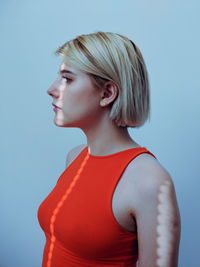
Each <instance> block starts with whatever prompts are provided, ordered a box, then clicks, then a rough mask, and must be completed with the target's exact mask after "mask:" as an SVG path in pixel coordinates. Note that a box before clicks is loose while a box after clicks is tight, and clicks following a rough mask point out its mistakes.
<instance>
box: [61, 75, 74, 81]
mask: <svg viewBox="0 0 200 267" xmlns="http://www.w3.org/2000/svg"><path fill="white" fill-rule="evenodd" d="M62 78H63V79H65V80H66V81H71V80H72V79H70V78H68V77H64V76H63V77H62Z"/></svg>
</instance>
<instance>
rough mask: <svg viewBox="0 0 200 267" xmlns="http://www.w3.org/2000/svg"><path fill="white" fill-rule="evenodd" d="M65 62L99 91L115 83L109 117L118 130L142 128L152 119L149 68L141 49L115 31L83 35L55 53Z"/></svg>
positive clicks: (68, 42)
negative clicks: (84, 74)
mask: <svg viewBox="0 0 200 267" xmlns="http://www.w3.org/2000/svg"><path fill="white" fill-rule="evenodd" d="M55 54H56V55H60V56H61V57H62V59H63V62H66V63H67V64H69V65H71V66H72V67H74V68H77V69H79V70H81V71H83V72H85V73H87V74H88V75H90V77H91V78H92V81H93V82H94V84H95V85H96V87H97V88H101V87H102V85H103V84H104V83H105V82H106V81H113V82H114V83H115V84H116V85H117V87H118V94H117V97H116V98H115V100H114V101H113V102H112V103H111V104H112V105H111V109H110V113H109V118H110V119H111V120H113V121H114V122H115V123H116V125H117V126H119V127H133V128H135V127H140V126H142V125H143V124H144V122H145V121H146V120H147V119H148V117H149V119H150V92H149V89H150V88H149V80H148V73H147V69H146V65H145V62H144V59H143V56H142V54H141V52H140V50H139V48H138V47H137V46H136V45H135V43H134V42H133V41H131V40H129V39H128V38H127V37H125V36H123V35H121V34H117V33H113V32H102V31H99V32H95V33H91V34H82V35H80V36H77V37H76V38H75V39H72V40H69V41H67V42H66V43H64V44H63V45H62V46H60V47H59V48H58V49H57V50H56V51H55Z"/></svg>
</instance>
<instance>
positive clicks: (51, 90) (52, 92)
mask: <svg viewBox="0 0 200 267" xmlns="http://www.w3.org/2000/svg"><path fill="white" fill-rule="evenodd" d="M47 94H48V95H50V96H53V97H58V90H57V88H56V86H55V84H54V83H53V84H52V85H51V86H50V87H49V89H48V90H47Z"/></svg>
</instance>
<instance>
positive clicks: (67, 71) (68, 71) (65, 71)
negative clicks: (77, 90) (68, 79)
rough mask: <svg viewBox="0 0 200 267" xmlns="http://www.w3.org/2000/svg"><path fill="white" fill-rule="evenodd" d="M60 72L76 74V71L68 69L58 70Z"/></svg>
mask: <svg viewBox="0 0 200 267" xmlns="http://www.w3.org/2000/svg"><path fill="white" fill-rule="evenodd" d="M60 73H69V74H72V75H75V76H76V73H74V72H72V71H70V70H60Z"/></svg>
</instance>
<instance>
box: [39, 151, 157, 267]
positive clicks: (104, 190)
mask: <svg viewBox="0 0 200 267" xmlns="http://www.w3.org/2000/svg"><path fill="white" fill-rule="evenodd" d="M141 153H149V154H151V155H152V156H154V155H153V154H152V153H151V152H150V151H149V150H147V149H146V148H145V147H137V148H130V149H126V150H123V151H120V152H117V153H114V154H111V155H106V156H95V155H91V154H89V153H88V147H85V148H84V149H83V150H82V151H81V153H80V154H79V155H78V156H77V157H76V158H75V159H74V161H73V162H72V163H71V164H70V165H69V166H68V167H67V168H66V169H65V170H64V172H63V173H62V174H61V175H60V177H59V179H58V181H57V183H56V185H55V187H54V188H53V190H52V191H51V192H50V194H49V195H48V196H47V197H46V198H45V199H44V201H43V202H42V203H41V204H40V206H39V208H38V214H37V215H38V221H39V224H40V226H41V228H42V230H43V231H44V233H45V236H46V244H45V246H44V252H43V259H42V267H67V266H69V267H77V266H85V267H86V266H126V267H130V266H131V267H134V266H136V262H137V259H138V240H137V234H133V233H131V232H129V231H128V230H126V229H125V228H123V227H122V226H121V225H120V224H119V223H118V222H117V220H116V219H115V217H114V215H113V212H112V206H111V205H112V196H113V193H114V189H115V187H116V185H117V183H118V182H119V180H120V177H121V175H122V173H123V172H124V170H125V168H126V166H127V165H128V163H129V162H130V161H131V160H133V159H134V158H135V157H136V156H138V155H139V154H141ZM154 157H155V156H154ZM155 158H156V157H155Z"/></svg>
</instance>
